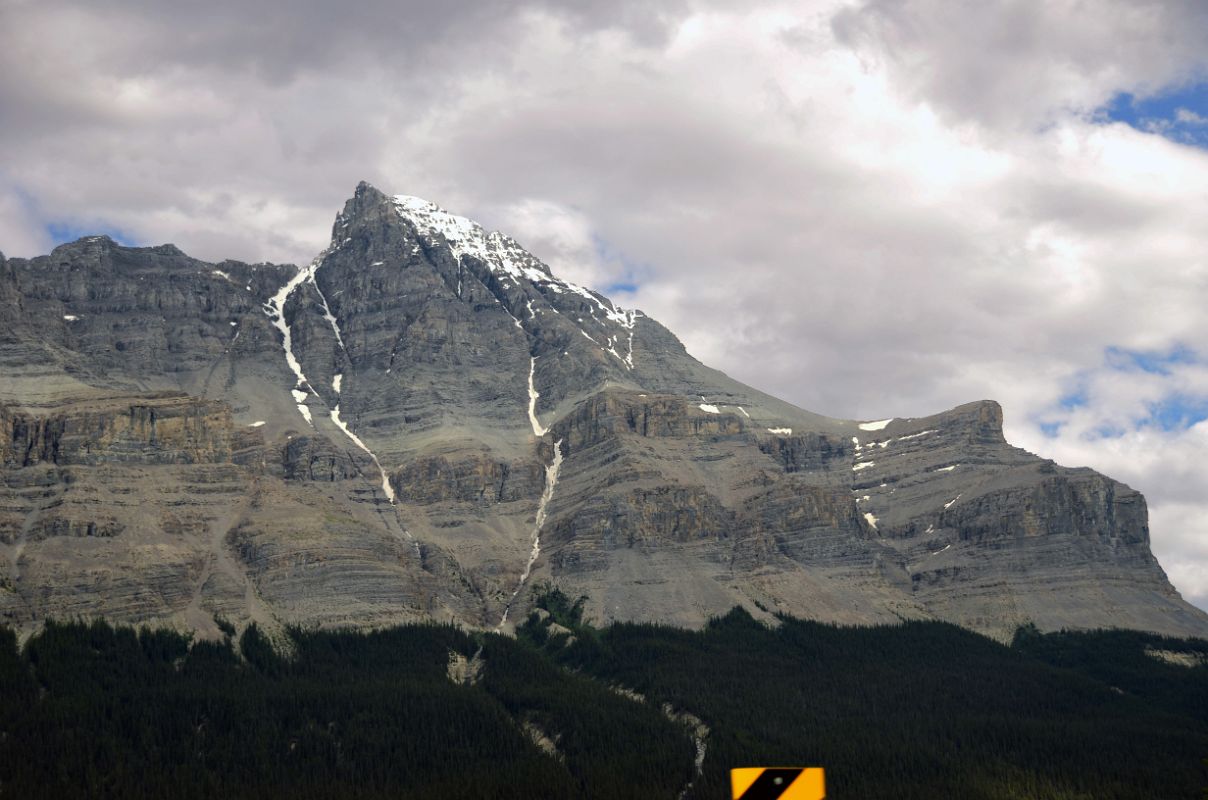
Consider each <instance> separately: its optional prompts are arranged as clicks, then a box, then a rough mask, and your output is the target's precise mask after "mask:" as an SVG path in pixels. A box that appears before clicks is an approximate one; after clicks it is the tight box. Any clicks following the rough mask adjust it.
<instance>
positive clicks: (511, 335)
mask: <svg viewBox="0 0 1208 800" xmlns="http://www.w3.org/2000/svg"><path fill="white" fill-rule="evenodd" d="M0 319H2V320H4V323H5V324H4V325H3V328H2V329H0V431H2V432H3V435H2V436H0V622H3V623H6V624H9V625H12V626H14V627H19V628H30V627H32V626H35V625H37V624H38V623H39V622H40V621H41V620H44V619H46V618H49V617H60V618H62V617H71V616H85V617H93V616H105V617H108V618H110V619H114V620H119V621H151V620H156V621H162V622H168V623H171V624H176V625H179V626H183V627H187V628H192V629H196V630H198V631H201V632H205V633H214V634H216V633H217V627H216V626H217V622H216V618H218V619H224V620H227V621H230V622H233V623H236V624H238V625H241V626H242V625H245V624H246V623H248V622H249V621H253V620H254V621H258V622H260V623H261V624H262V626H264V627H267V628H270V629H271V628H273V627H275V626H279V625H281V624H301V625H308V626H309V625H317V626H323V627H334V626H352V627H358V628H368V627H375V626H383V625H388V624H393V623H399V622H406V621H413V620H422V619H437V620H446V621H455V622H458V623H462V624H466V625H471V626H480V627H490V628H493V627H496V626H501V625H502V626H503V627H505V628H506V627H510V626H511V625H512V624H513V623H514V622H515V621H516V620H518V619H522V615H523V613H524V612H525V611H526V610H527V609H528V607H529V605H530V604H531V594H530V589H531V588H532V587H534V586H537V585H541V584H544V583H553V584H555V585H557V586H558V587H559V588H561V589H562V590H563V591H564V592H566V593H567V594H568V595H571V596H579V595H586V596H587V597H588V600H587V604H586V611H587V615H588V617H589V618H590V619H593V620H595V621H596V622H599V623H605V622H609V621H612V620H638V621H642V620H649V621H659V622H665V623H672V624H677V625H685V626H699V625H701V624H702V623H703V622H704V621H705V620H707V619H708V618H709V617H710V616H713V615H719V614H722V613H725V612H726V611H727V610H728V609H730V608H731V607H733V606H735V605H740V606H743V607H744V608H746V609H747V610H748V611H749V612H750V613H751V614H752V615H754V616H756V617H757V618H761V619H769V618H770V617H771V615H772V614H774V613H776V612H780V611H783V612H788V613H791V614H794V615H796V616H799V617H810V618H815V619H820V620H830V621H838V622H844V623H874V622H893V621H897V620H901V619H941V620H947V621H951V622H955V623H957V624H960V625H963V626H966V627H969V628H972V629H974V630H978V631H981V632H984V633H988V634H991V635H994V636H997V637H1000V638H1005V637H1008V636H1009V635H1010V634H1011V632H1013V631H1014V629H1015V628H1016V627H1017V626H1018V625H1019V624H1021V623H1024V622H1032V623H1034V624H1035V625H1037V626H1038V627H1039V628H1041V629H1046V630H1051V629H1058V628H1063V627H1071V628H1095V627H1124V628H1136V629H1142V630H1149V631H1155V632H1160V633H1165V634H1174V635H1199V636H1203V635H1206V634H1208V615H1205V614H1204V613H1203V612H1201V611H1199V610H1198V609H1195V608H1194V607H1192V606H1190V605H1188V604H1187V603H1185V602H1184V601H1183V600H1182V599H1181V598H1180V597H1179V595H1178V594H1177V592H1175V590H1174V589H1173V588H1172V587H1171V585H1170V583H1169V582H1168V581H1167V579H1166V576H1165V574H1164V573H1163V571H1162V569H1161V567H1160V566H1159V565H1158V563H1157V561H1156V560H1155V559H1154V557H1153V555H1152V554H1151V553H1150V550H1149V531H1148V523H1147V514H1146V507H1145V501H1144V498H1143V497H1142V496H1141V495H1140V494H1139V493H1137V492H1135V491H1133V490H1132V489H1130V488H1128V487H1127V486H1124V485H1123V484H1120V483H1118V482H1116V481H1113V480H1111V479H1110V478H1107V477H1105V476H1103V475H1100V474H1098V473H1096V472H1094V471H1092V470H1089V469H1067V468H1064V467H1060V466H1057V465H1056V464H1054V463H1052V462H1051V461H1047V460H1044V459H1040V458H1038V457H1036V456H1033V455H1031V454H1029V453H1027V452H1024V451H1022V450H1020V449H1017V448H1014V447H1012V446H1011V445H1009V444H1008V443H1007V442H1006V441H1005V439H1004V437H1003V433H1002V412H1001V409H1000V408H999V406H998V405H997V404H995V403H993V402H990V401H982V402H976V403H971V404H968V405H964V406H960V407H958V408H955V409H952V410H951V411H946V412H944V413H941V414H937V415H935V416H931V417H926V418H920V419H890V420H880V421H875V422H860V421H854V420H840V419H831V418H828V417H824V416H821V415H818V414H813V413H810V412H808V411H804V410H802V409H799V408H796V407H794V406H792V405H791V404H788V403H785V402H783V401H781V400H778V399H776V398H773V397H770V396H768V395H766V394H763V393H761V392H759V391H757V390H755V389H752V388H750V387H748V386H745V385H743V384H741V383H739V382H737V381H734V380H732V379H730V378H729V377H727V376H726V375H724V374H722V373H720V372H718V371H716V370H713V369H710V368H708V367H706V366H705V365H703V364H701V363H700V362H698V361H696V360H695V359H694V358H692V357H691V356H690V355H689V354H688V353H687V352H686V350H685V349H684V347H683V345H682V344H681V343H680V342H679V340H678V339H676V337H675V336H674V335H673V334H672V333H671V332H670V331H668V330H667V329H666V328H664V327H663V326H662V325H660V324H659V323H658V322H656V321H655V320H653V319H651V318H650V317H648V316H646V315H644V314H642V313H641V312H638V311H633V310H626V309H621V308H618V307H617V306H615V305H614V304H613V303H611V302H610V301H609V300H608V299H607V298H605V297H603V296H602V295H599V294H598V293H596V292H592V291H589V290H587V289H584V288H582V287H578V286H575V285H574V284H571V283H568V282H566V281H563V280H560V279H558V278H557V277H556V276H554V275H553V274H551V272H550V270H549V268H548V267H547V266H546V265H544V264H542V263H541V262H540V261H539V260H538V259H536V258H535V257H533V256H532V255H531V254H529V253H528V252H526V251H525V250H524V249H523V248H522V247H521V246H520V245H519V244H518V243H516V242H515V241H513V240H512V239H510V238H509V237H507V236H505V235H503V234H500V233H495V232H488V231H486V230H484V229H483V228H481V227H480V226H478V225H477V224H475V223H473V222H471V221H470V220H467V219H464V218H462V217H458V216H454V215H452V214H449V213H447V212H445V211H443V210H442V209H440V208H438V207H437V206H435V205H434V204H432V203H429V202H426V201H424V200H420V199H418V198H413V197H406V196H397V197H391V196H388V195H385V194H383V193H381V192H379V191H378V190H376V189H374V188H373V187H371V186H369V185H367V184H364V183H362V184H361V185H360V186H358V187H357V189H356V192H355V194H354V196H353V197H352V198H351V199H349V200H348V201H347V203H346V204H345V206H344V209H343V211H341V212H340V214H339V215H338V216H337V217H336V221H335V225H334V227H333V232H332V239H331V245H330V247H328V249H327V250H325V251H324V252H323V253H321V254H320V255H319V257H318V258H316V259H315V260H314V261H313V262H312V263H311V264H310V265H308V266H306V267H305V268H302V269H298V268H296V267H293V266H289V265H276V264H244V263H241V262H234V261H226V262H222V263H219V264H209V263H205V262H202V261H198V260H196V259H192V258H189V257H188V256H186V255H185V254H184V253H182V252H181V251H180V250H178V249H177V248H175V247H174V246H172V245H163V246H159V247H150V248H128V247H122V246H119V245H118V244H116V243H115V242H113V241H112V240H110V239H108V238H106V237H103V236H101V237H89V238H85V239H81V240H79V241H76V242H73V243H71V244H66V245H63V246H61V247H58V248H56V249H55V250H54V251H53V252H52V253H51V254H50V255H49V256H43V257H39V258H34V259H30V260H24V259H10V260H5V259H4V258H3V257H2V256H0Z"/></svg>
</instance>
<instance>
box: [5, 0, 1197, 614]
mask: <svg viewBox="0 0 1208 800" xmlns="http://www.w3.org/2000/svg"><path fill="white" fill-rule="evenodd" d="M570 9H573V10H570ZM1205 41H1208V5H1205V4H1204V3H1202V2H1200V1H1199V0H1167V1H1166V2H1154V1H1153V0H1118V1H1117V0H1096V1H1095V2H1086V1H1085V0H1034V1H1033V2H1028V0H981V1H980V2H977V3H969V2H962V1H961V0H834V2H832V1H831V0H817V1H816V2H810V1H809V0H798V2H792V3H779V2H756V1H754V0H744V1H742V2H737V1H734V2H731V1H727V0H640V2H639V1H637V0H582V1H580V2H575V3H554V2H547V1H543V0H531V1H529V2H525V1H524V0H480V1H479V2H472V1H471V0H446V1H445V2H441V3H421V2H407V1H406V0H404V1H402V2H400V0H363V2H359V3H356V4H351V5H347V4H336V3H317V2H292V1H291V2H286V0H266V1H265V2H258V3H247V2H243V1H242V0H241V1H240V2H235V1H234V0H208V1H207V2H205V3H196V2H168V1H167V0H112V1H111V2H106V3H104V4H100V3H91V2H69V1H67V0H0V153H3V157H2V158H0V250H3V251H4V252H5V253H6V254H7V255H9V256H29V255H35V254H38V253H43V252H47V251H48V250H49V248H51V247H52V246H54V245H55V244H56V243H59V242H62V241H66V240H69V239H73V238H75V237H76V236H79V235H84V234H87V233H96V232H107V233H110V234H111V235H113V236H115V238H118V239H120V240H122V241H124V242H127V243H131V244H155V243H162V242H169V241H170V242H173V243H175V244H177V245H179V246H180V247H182V248H183V249H184V250H186V251H187V252H189V253H190V254H192V255H195V256H198V257H201V258H206V259H212V260H217V259H221V258H227V257H232V258H239V259H243V260H248V261H256V260H273V261H293V262H305V261H309V260H310V259H311V258H312V257H313V256H314V255H315V254H316V253H317V252H318V251H319V250H320V249H321V248H322V247H323V246H324V245H325V244H326V240H327V237H328V234H329V231H330V226H331V222H332V219H333V217H334V214H335V212H336V211H337V210H338V209H339V208H340V206H341V205H342V203H343V201H344V199H345V198H346V197H347V196H348V195H350V194H351V192H352V190H353V188H354V186H355V185H356V183H357V181H359V180H362V179H365V180H368V181H370V182H371V183H374V184H375V185H377V186H378V187H379V188H381V189H383V190H385V191H388V192H392V193H406V194H414V195H420V196H422V197H426V198H428V199H431V200H434V201H436V202H438V203H440V204H442V205H443V206H445V207H446V208H448V209H449V210H452V211H455V212H457V213H461V214H464V215H467V216H471V217H474V218H476V219H478V220H480V221H481V222H483V223H484V224H486V225H488V226H489V227H493V228H498V229H501V230H504V231H507V232H509V233H511V234H512V235H513V236H514V237H515V238H517V239H518V240H520V241H521V242H522V243H523V244H525V245H527V246H528V247H529V248H530V249H532V250H533V251H534V252H536V253H537V254H538V255H540V256H542V257H543V258H545V259H546V260H547V261H548V262H549V263H550V264H551V265H553V266H554V268H555V270H556V271H558V272H559V273H560V274H561V275H563V276H564V277H567V278H570V279H572V280H577V281H579V282H580V283H584V284H587V285H589V286H592V287H593V288H597V289H600V290H602V291H605V292H607V293H608V294H610V295H611V296H612V297H613V298H614V299H616V300H618V301H619V302H621V303H622V304H624V305H626V306H637V307H639V308H642V309H644V310H645V311H647V312H648V313H650V314H651V315H653V316H655V317H657V318H659V319H660V320H662V321H663V322H664V323H666V324H667V325H668V326H669V327H671V328H672V329H673V330H674V331H676V332H677V333H678V334H679V335H680V337H681V338H682V339H683V340H684V341H685V343H686V344H687V345H688V347H689V349H690V350H691V351H692V352H693V353H694V354H695V355H697V356H698V357H700V358H701V359H703V360H704V361H706V362H708V363H710V364H713V365H715V366H718V367H720V368H722V369H724V370H725V371H727V372H729V373H730V374H731V375H734V376H735V377H737V378H739V379H741V380H744V381H746V382H748V383H751V384H753V385H755V386H757V387H759V388H762V389H765V390H768V391H771V392H772V393H774V394H778V395H780V396H782V397H784V398H786V399H789V400H791V401H793V402H795V403H797V404H798V405H801V406H803V407H805V408H808V409H811V410H814V411H819V412H823V413H828V414H832V415H835V416H843V417H857V418H881V417H886V416H894V415H896V416H918V415H923V414H927V413H931V412H935V411H938V410H941V409H944V408H948V407H951V406H953V405H956V404H958V403H962V402H965V401H969V400H974V399H979V398H985V397H990V398H995V399H998V400H999V401H1000V402H1002V404H1003V406H1004V408H1005V411H1006V415H1007V426H1008V436H1009V437H1010V438H1011V439H1012V441H1014V442H1015V443H1017V444H1019V445H1021V446H1023V447H1026V448H1027V449H1029V450H1032V451H1034V452H1037V453H1040V454H1042V455H1044V456H1047V457H1051V458H1055V459H1057V460H1058V461H1059V462H1061V463H1064V464H1067V465H1071V466H1076V465H1089V466H1093V467H1095V468H1097V469H1100V470H1102V471H1104V472H1107V473H1109V474H1111V475H1112V476H1114V477H1116V478H1119V479H1121V480H1123V481H1125V482H1127V483H1129V484H1130V485H1132V486H1134V487H1136V488H1138V489H1140V490H1142V491H1143V492H1145V494H1146V495H1147V496H1148V498H1149V502H1150V509H1151V512H1152V518H1151V523H1152V524H1151V528H1152V537H1153V549H1154V551H1155V553H1156V554H1157V555H1158V557H1159V559H1160V560H1161V562H1162V564H1163V565H1164V566H1165V568H1166V570H1167V572H1168V573H1169V574H1170V576H1171V578H1172V580H1173V581H1174V583H1175V585H1176V586H1177V587H1178V588H1179V589H1180V590H1181V591H1182V592H1183V594H1184V596H1185V597H1187V598H1188V599H1190V600H1192V601H1193V602H1196V603H1197V604H1199V605H1200V606H1201V607H1205V608H1208V469H1205V468H1204V467H1205V464H1208V314H1206V313H1205V306H1206V301H1208V224H1206V222H1208V50H1206V49H1205V48H1204V46H1203V43H1204V42H1205Z"/></svg>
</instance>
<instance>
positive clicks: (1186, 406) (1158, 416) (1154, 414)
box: [1139, 394, 1208, 432]
mask: <svg viewBox="0 0 1208 800" xmlns="http://www.w3.org/2000/svg"><path fill="white" fill-rule="evenodd" d="M1206 419H1208V397H1192V396H1189V395H1185V394H1172V395H1169V396H1168V397H1164V398H1162V399H1161V400H1159V401H1158V402H1156V403H1152V404H1150V406H1149V416H1148V417H1146V418H1145V419H1144V420H1142V421H1141V424H1140V426H1139V427H1155V428H1159V429H1161V430H1163V431H1167V432H1170V431H1184V430H1187V429H1188V428H1190V427H1191V426H1192V425H1195V424H1197V423H1200V422H1203V421H1204V420H1206Z"/></svg>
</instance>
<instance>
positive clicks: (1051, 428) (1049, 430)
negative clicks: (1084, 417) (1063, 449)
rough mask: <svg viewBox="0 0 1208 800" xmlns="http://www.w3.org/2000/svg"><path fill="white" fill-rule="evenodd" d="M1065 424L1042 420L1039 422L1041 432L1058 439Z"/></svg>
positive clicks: (1049, 437) (1050, 437)
mask: <svg viewBox="0 0 1208 800" xmlns="http://www.w3.org/2000/svg"><path fill="white" fill-rule="evenodd" d="M1063 425H1065V423H1064V422H1041V423H1038V427H1039V428H1040V432H1041V433H1043V434H1044V435H1045V437H1046V438H1048V439H1056V438H1057V437H1058V436H1060V435H1061V428H1062V426H1063Z"/></svg>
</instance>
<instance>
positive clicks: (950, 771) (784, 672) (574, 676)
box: [0, 590, 1208, 800]
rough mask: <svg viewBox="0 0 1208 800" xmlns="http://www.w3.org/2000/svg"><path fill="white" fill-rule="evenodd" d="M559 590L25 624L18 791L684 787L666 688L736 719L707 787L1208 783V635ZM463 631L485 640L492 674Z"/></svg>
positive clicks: (485, 792) (0, 679)
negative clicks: (594, 613)
mask: <svg viewBox="0 0 1208 800" xmlns="http://www.w3.org/2000/svg"><path fill="white" fill-rule="evenodd" d="M540 605H541V606H542V607H543V608H544V609H545V610H546V611H547V612H548V613H541V614H534V615H531V616H530V617H529V619H528V621H527V622H526V623H525V624H524V625H523V626H522V627H521V629H520V631H519V636H518V637H517V638H516V639H511V638H507V637H503V636H498V635H494V634H483V633H467V632H463V631H460V630H457V629H455V628H451V627H447V626H438V625H415V626H406V627H401V628H396V629H391V630H388V631H382V632H376V633H328V632H313V631H296V630H295V631H290V632H289V639H288V641H287V642H285V644H286V645H287V646H286V647H281V644H282V643H281V642H277V643H276V644H277V646H276V647H274V644H273V643H271V642H270V641H269V640H268V639H267V638H266V637H265V636H264V635H263V634H262V633H261V632H260V631H259V630H258V629H256V628H255V627H251V628H249V629H248V630H246V631H245V632H244V633H243V635H242V636H241V637H239V638H238V639H233V638H231V637H228V639H227V640H226V641H225V642H191V641H190V640H189V639H188V638H187V637H185V636H182V635H180V634H178V633H173V632H166V631H149V630H134V629H131V628H126V627H118V628H113V627H111V626H109V625H107V624H105V623H91V624H83V623H72V624H48V625H47V626H46V627H45V629H44V630H43V631H41V632H40V633H39V634H37V635H36V636H34V637H33V638H31V639H30V640H29V642H28V643H26V645H25V646H24V647H22V648H18V646H17V640H16V638H15V636H14V635H13V633H12V632H11V631H7V630H4V629H0V797H14V798H17V797H20V798H38V797H56V798H57V797H73V796H75V797H82V796H89V797H174V798H176V797H184V798H188V797H264V798H268V797H282V796H288V797H291V798H299V800H301V799H303V798H333V797H368V798H375V797H381V798H385V797H392V798H396V797H415V798H419V797H425V798H438V797H439V798H460V797H491V798H496V797H497V798H513V797H514V798H545V797H548V798H562V797H568V798H570V797H593V798H595V797H599V798H611V797H632V798H639V797H640V798H661V797H662V798H673V797H676V796H678V794H679V792H680V790H681V789H682V788H683V787H684V786H685V785H686V783H687V782H688V781H689V780H690V779H691V778H692V777H693V766H692V759H693V752H694V749H693V745H692V742H691V739H690V737H689V735H688V732H687V731H686V730H685V729H684V728H683V727H682V726H681V725H680V724H678V723H675V722H672V721H670V720H668V719H667V718H666V717H665V716H664V715H663V713H662V712H661V708H662V705H663V703H669V704H670V705H671V706H672V707H673V708H675V709H678V710H684V711H688V712H690V713H692V714H694V715H696V716H697V717H700V718H701V719H702V720H704V722H705V723H706V724H707V725H708V726H709V728H710V734H709V736H708V739H707V747H708V750H707V756H706V759H705V764H704V774H703V776H701V777H700V778H698V779H697V780H696V781H695V784H694V787H693V790H692V792H691V794H690V797H694V798H726V797H729V789H728V770H729V769H730V768H731V767H734V766H758V765H783V766H809V765H817V766H824V767H826V769H827V777H828V788H829V790H830V793H829V796H830V797H832V798H838V799H839V800H842V799H843V798H886V797H893V798H936V797H945V798H947V797H951V798H969V799H970V800H978V799H979V798H1002V799H1003V800H1005V799H1006V798H1038V799H1041V800H1048V799H1052V800H1066V799H1067V798H1095V799H1096V800H1100V799H1103V798H1106V799H1108V800H1110V799H1111V798H1161V799H1163V800H1164V799H1166V798H1170V800H1174V799H1175V798H1188V799H1189V800H1190V799H1191V798H1196V799H1197V800H1198V798H1200V797H1201V796H1202V794H1203V787H1204V785H1205V783H1206V778H1205V773H1204V767H1203V766H1202V761H1203V759H1204V757H1205V756H1208V667H1204V666H1202V665H1201V666H1190V667H1189V666H1182V665H1175V664H1169V663H1165V662H1163V661H1160V660H1158V659H1156V658H1154V657H1153V655H1152V654H1150V653H1147V651H1155V650H1156V651H1165V652H1175V653H1178V652H1191V653H1196V652H1198V653H1208V642H1203V641H1178V640H1168V639H1162V638H1161V637H1157V636H1151V635H1147V634H1138V633H1128V632H1103V633H1079V634H1072V633H1064V634H1040V633H1038V632H1036V631H1035V630H1031V629H1022V630H1021V631H1020V633H1019V634H1018V635H1017V636H1016V640H1015V642H1014V643H1013V644H1012V646H1010V647H1008V646H1004V645H1001V644H998V643H995V642H992V641H990V640H988V639H985V638H984V637H981V636H978V635H976V634H973V633H970V632H968V631H964V630H962V629H960V628H956V627H954V626H951V625H945V624H939V623H909V624H905V625H901V626H895V627H880V628H842V627H837V626H831V625H823V624H818V623H812V622H803V621H800V620H793V619H788V618H785V619H782V620H781V624H780V625H779V626H778V627H776V628H774V629H773V628H768V627H766V626H764V625H762V624H760V623H758V622H756V621H755V620H753V619H751V618H750V617H749V616H748V615H746V614H745V613H743V612H741V611H738V610H736V611H734V612H731V613H730V614H729V615H727V616H726V617H724V618H721V619H717V620H714V621H713V622H712V623H711V624H710V625H709V626H708V627H707V628H706V629H705V630H703V631H684V630H679V629H675V628H668V627H663V626H654V625H613V626H611V627H609V628H606V629H600V630H597V629H595V628H593V627H591V626H590V625H586V624H584V622H583V620H582V604H581V603H572V602H571V601H570V600H569V599H568V598H566V597H565V596H564V595H562V594H561V593H559V592H558V591H557V590H549V591H547V592H546V593H545V594H544V596H543V597H542V598H541V602H540ZM553 622H557V623H558V624H559V625H561V626H564V627H565V628H566V629H569V630H570V631H571V633H570V634H567V633H565V632H562V633H560V634H558V635H551V627H550V626H551V623H553ZM553 630H559V631H561V629H560V628H554V629H553ZM281 650H284V651H287V652H288V653H289V655H288V657H283V656H282V655H280V654H279V651H281ZM450 654H460V655H461V656H464V657H466V658H472V657H473V656H475V655H477V656H478V657H479V659H480V660H481V661H482V662H483V663H484V665H485V666H484V667H483V669H482V670H481V673H480V676H479V679H478V680H477V682H476V683H474V684H472V685H471V684H466V683H455V682H454V681H452V680H450V678H449V674H448V663H449V658H450ZM611 687H626V688H628V689H633V690H636V691H638V692H640V693H642V694H643V695H645V696H646V698H647V702H645V703H642V702H635V701H634V700H632V699H629V698H627V697H624V696H622V695H621V694H620V693H618V692H616V691H614V690H613V688H611ZM536 739H541V744H542V745H544V749H543V747H542V746H539V745H538V744H537V743H536Z"/></svg>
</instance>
